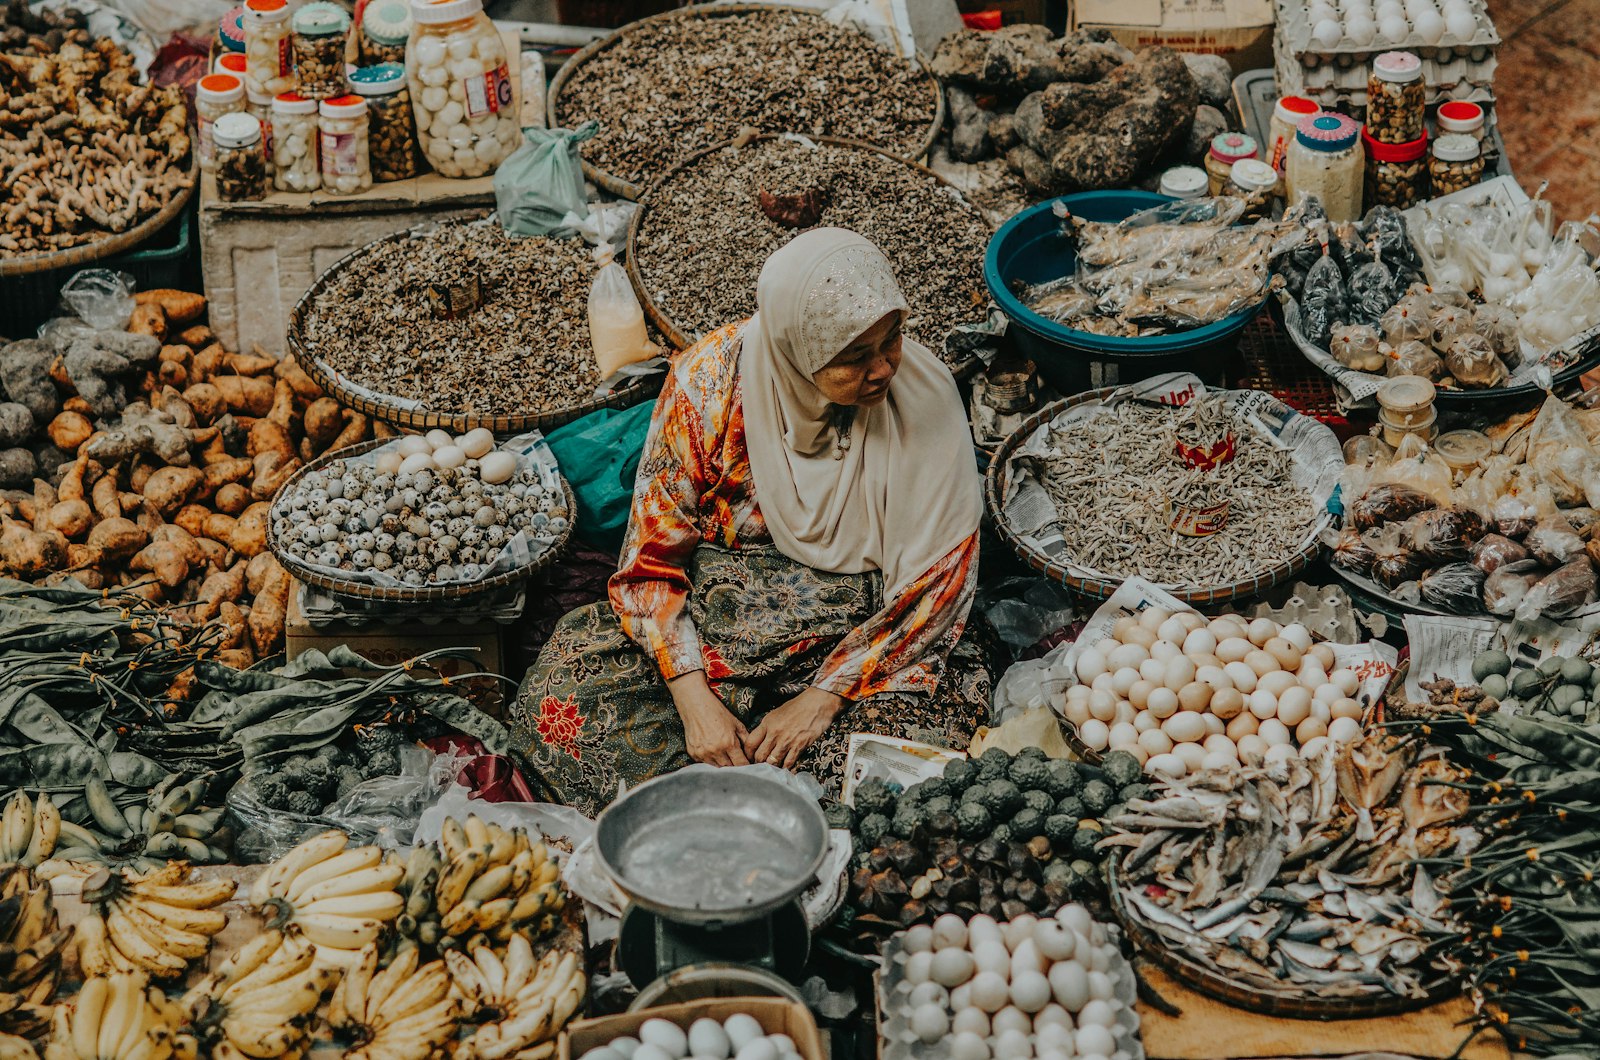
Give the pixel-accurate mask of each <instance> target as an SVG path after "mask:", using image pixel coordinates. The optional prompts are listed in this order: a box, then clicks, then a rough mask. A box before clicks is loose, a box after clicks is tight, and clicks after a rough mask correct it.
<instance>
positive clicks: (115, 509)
mask: <svg viewBox="0 0 1600 1060" xmlns="http://www.w3.org/2000/svg"><path fill="white" fill-rule="evenodd" d="M89 503H90V504H91V505H92V506H93V507H94V514H95V517H96V518H98V519H118V518H121V516H122V496H121V491H119V490H118V489H117V480H116V478H115V477H113V476H111V475H101V476H100V477H99V478H97V479H95V480H94V486H93V488H92V489H90V491H89Z"/></svg>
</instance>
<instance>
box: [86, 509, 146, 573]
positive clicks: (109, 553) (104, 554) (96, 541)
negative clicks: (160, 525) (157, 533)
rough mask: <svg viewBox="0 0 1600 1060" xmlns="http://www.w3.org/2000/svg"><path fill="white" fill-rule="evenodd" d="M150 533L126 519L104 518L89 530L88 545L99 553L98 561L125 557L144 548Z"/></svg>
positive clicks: (102, 561)
mask: <svg viewBox="0 0 1600 1060" xmlns="http://www.w3.org/2000/svg"><path fill="white" fill-rule="evenodd" d="M149 541H150V535H149V534H147V533H145V532H144V530H142V529H140V528H139V526H138V525H137V524H135V523H132V522H129V521H128V520H127V519H120V518H119V519H106V520H103V521H102V522H99V523H96V524H95V528H94V529H93V530H90V531H89V541H88V545H89V547H90V548H92V549H94V550H96V551H97V552H98V553H99V556H100V559H99V562H101V563H105V562H115V561H117V560H121V559H127V558H128V557H129V556H131V555H133V554H134V553H135V552H138V551H139V550H140V549H141V548H144V546H145V545H146V544H148V543H149Z"/></svg>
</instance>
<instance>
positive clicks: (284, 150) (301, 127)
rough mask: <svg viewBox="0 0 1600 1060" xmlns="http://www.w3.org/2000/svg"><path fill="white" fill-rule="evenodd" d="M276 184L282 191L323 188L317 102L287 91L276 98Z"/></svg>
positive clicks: (274, 139)
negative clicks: (318, 140)
mask: <svg viewBox="0 0 1600 1060" xmlns="http://www.w3.org/2000/svg"><path fill="white" fill-rule="evenodd" d="M272 186H273V187H274V188H277V189H278V190H279V191H316V190H317V189H318V188H320V187H322V170H321V168H320V167H319V166H318V164H317V101H316V100H314V99H307V98H306V97H304V96H302V95H300V93H298V92H285V93H284V94H283V95H281V96H279V97H278V98H276V99H274V100H273V101H272Z"/></svg>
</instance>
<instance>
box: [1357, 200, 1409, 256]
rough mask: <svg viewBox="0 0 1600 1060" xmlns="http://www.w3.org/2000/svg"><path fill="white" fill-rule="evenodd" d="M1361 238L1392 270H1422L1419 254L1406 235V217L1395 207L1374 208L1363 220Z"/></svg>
mask: <svg viewBox="0 0 1600 1060" xmlns="http://www.w3.org/2000/svg"><path fill="white" fill-rule="evenodd" d="M1360 232H1361V237H1362V239H1363V240H1364V241H1365V242H1366V243H1367V245H1368V246H1370V247H1372V249H1373V251H1374V252H1375V253H1376V254H1377V256H1378V257H1379V258H1380V259H1382V260H1383V261H1386V262H1388V263H1389V265H1390V267H1391V268H1395V267H1397V266H1404V267H1406V268H1408V269H1410V270H1415V269H1420V267H1421V263H1420V262H1418V261H1417V253H1416V251H1415V250H1414V249H1412V246H1411V237H1410V236H1409V235H1408V234H1407V233H1406V219H1405V215H1404V214H1402V213H1401V212H1400V211H1399V210H1397V209H1395V208H1394V207H1393V206H1374V207H1373V208H1372V209H1370V210H1368V211H1367V215H1366V217H1364V218H1362V219H1361V227H1360Z"/></svg>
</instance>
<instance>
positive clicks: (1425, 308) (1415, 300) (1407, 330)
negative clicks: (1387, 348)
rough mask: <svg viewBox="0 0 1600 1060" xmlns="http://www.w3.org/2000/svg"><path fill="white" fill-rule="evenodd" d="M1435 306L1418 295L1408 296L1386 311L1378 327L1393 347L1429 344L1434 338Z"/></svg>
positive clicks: (1380, 318) (1379, 319) (1379, 320)
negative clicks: (1409, 343) (1416, 343)
mask: <svg viewBox="0 0 1600 1060" xmlns="http://www.w3.org/2000/svg"><path fill="white" fill-rule="evenodd" d="M1433 308H1434V307H1433V306H1432V304H1431V303H1428V302H1425V301H1424V299H1423V298H1421V297H1418V296H1416V295H1409V294H1408V295H1406V296H1405V297H1403V298H1401V299H1400V300H1399V301H1398V302H1396V303H1395V304H1394V305H1392V306H1390V307H1389V308H1388V309H1387V310H1385V311H1384V314H1383V316H1381V317H1379V318H1378V327H1379V328H1381V329H1382V330H1383V337H1384V339H1385V340H1386V341H1387V342H1388V343H1389V345H1391V346H1400V345H1401V344H1402V343H1407V342H1427V341H1429V340H1430V339H1431V338H1432V337H1433V323H1432V321H1431V319H1430V318H1431V317H1432V315H1433Z"/></svg>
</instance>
